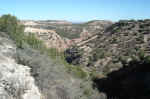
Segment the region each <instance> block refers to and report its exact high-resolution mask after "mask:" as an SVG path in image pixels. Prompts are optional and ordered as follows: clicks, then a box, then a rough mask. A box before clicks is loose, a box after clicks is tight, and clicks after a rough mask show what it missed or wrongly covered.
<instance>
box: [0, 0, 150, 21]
mask: <svg viewBox="0 0 150 99" xmlns="http://www.w3.org/2000/svg"><path fill="white" fill-rule="evenodd" d="M6 13H10V14H13V15H15V16H17V17H18V18H20V19H34V20H42V19H51V20H69V21H78V22H79V21H89V20H95V19H96V20H112V21H118V20H120V19H147V18H150V0H1V2H0V15H2V14H6Z"/></svg>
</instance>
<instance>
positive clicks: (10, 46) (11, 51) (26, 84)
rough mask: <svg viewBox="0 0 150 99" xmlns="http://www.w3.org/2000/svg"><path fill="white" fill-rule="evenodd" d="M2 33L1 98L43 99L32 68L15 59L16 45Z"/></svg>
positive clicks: (0, 58)
mask: <svg viewBox="0 0 150 99" xmlns="http://www.w3.org/2000/svg"><path fill="white" fill-rule="evenodd" d="M1 34H2V33H0V42H1V43H0V70H1V71H0V99H41V96H42V95H41V93H40V91H39V89H38V87H37V86H36V85H35V80H34V78H33V77H32V76H31V73H30V71H31V68H29V67H28V66H25V65H21V64H18V63H17V61H16V60H15V55H16V47H15V44H14V43H12V42H13V41H12V40H9V39H8V38H5V37H2V36H1Z"/></svg>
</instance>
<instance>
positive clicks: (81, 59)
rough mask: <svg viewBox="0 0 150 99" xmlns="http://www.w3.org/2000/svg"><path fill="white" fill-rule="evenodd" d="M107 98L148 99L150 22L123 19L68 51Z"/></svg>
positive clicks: (72, 61)
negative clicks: (89, 74) (88, 73)
mask: <svg viewBox="0 0 150 99" xmlns="http://www.w3.org/2000/svg"><path fill="white" fill-rule="evenodd" d="M66 60H67V61H68V62H69V63H70V64H74V65H77V66H79V65H80V67H84V68H86V70H87V71H89V72H90V73H91V75H92V76H93V77H94V79H95V80H94V82H95V83H96V85H95V87H97V88H98V89H99V91H100V92H104V93H105V94H107V99H148V98H149V97H150V96H149V94H148V93H147V92H148V90H149V87H148V86H149V84H148V83H149V80H148V79H149V76H150V75H149V72H150V71H149V70H150V69H149V63H150V20H121V21H119V22H116V23H114V24H112V25H111V26H109V27H107V28H106V29H105V30H104V31H102V32H101V31H100V32H99V33H97V34H95V35H93V36H92V37H90V38H88V39H86V40H83V41H81V42H79V43H77V44H76V45H74V46H73V47H71V48H70V49H68V50H66Z"/></svg>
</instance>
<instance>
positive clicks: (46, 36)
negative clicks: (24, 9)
mask: <svg viewBox="0 0 150 99" xmlns="http://www.w3.org/2000/svg"><path fill="white" fill-rule="evenodd" d="M25 32H26V33H34V34H35V35H36V36H37V37H38V38H39V39H40V40H42V41H44V43H45V45H46V46H47V47H48V48H56V49H57V50H58V51H64V50H65V49H67V48H69V46H70V45H71V43H72V42H71V41H70V40H69V39H67V38H62V37H60V36H59V35H58V34H57V33H56V32H55V31H53V30H47V29H40V28H32V27H26V28H25Z"/></svg>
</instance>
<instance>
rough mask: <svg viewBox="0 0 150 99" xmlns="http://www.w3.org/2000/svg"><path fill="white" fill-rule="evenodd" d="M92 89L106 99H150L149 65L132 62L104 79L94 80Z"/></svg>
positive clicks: (147, 63)
mask: <svg viewBox="0 0 150 99" xmlns="http://www.w3.org/2000/svg"><path fill="white" fill-rule="evenodd" d="M94 87H97V88H98V90H99V91H100V92H103V93H105V94H107V99H150V93H149V92H150V63H149V62H147V61H145V60H144V61H139V62H137V61H132V62H130V63H129V64H128V65H127V66H124V67H123V68H121V69H120V70H118V71H113V72H111V73H109V74H108V75H107V77H106V78H102V79H100V78H96V79H94Z"/></svg>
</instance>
